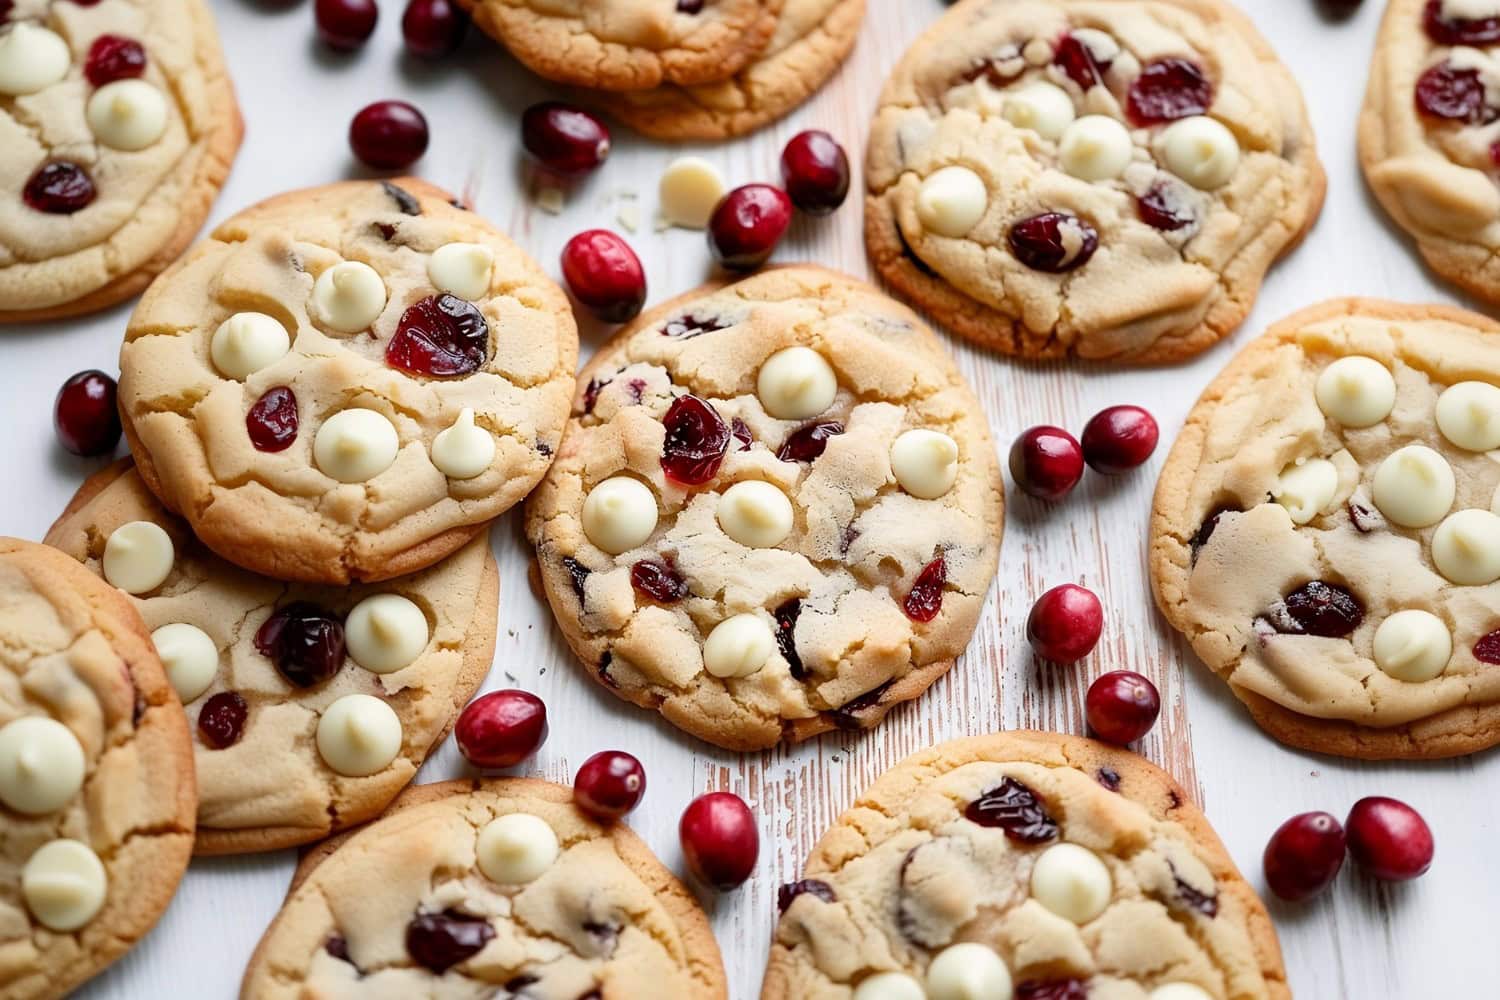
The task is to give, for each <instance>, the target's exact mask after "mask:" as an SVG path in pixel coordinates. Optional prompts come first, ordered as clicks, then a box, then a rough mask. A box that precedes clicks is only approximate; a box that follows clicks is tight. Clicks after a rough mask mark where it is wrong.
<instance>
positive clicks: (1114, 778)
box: [1094, 767, 1120, 792]
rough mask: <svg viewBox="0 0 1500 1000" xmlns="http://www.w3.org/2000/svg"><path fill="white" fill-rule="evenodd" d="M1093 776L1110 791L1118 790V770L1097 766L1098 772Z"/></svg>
mask: <svg viewBox="0 0 1500 1000" xmlns="http://www.w3.org/2000/svg"><path fill="white" fill-rule="evenodd" d="M1094 777H1096V778H1098V779H1099V784H1101V785H1103V786H1104V787H1105V788H1108V789H1109V790H1110V791H1112V792H1118V791H1119V790H1120V772H1119V771H1116V770H1115V769H1114V768H1112V767H1101V768H1099V773H1098V774H1096V775H1094Z"/></svg>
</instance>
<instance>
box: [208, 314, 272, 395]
mask: <svg viewBox="0 0 1500 1000" xmlns="http://www.w3.org/2000/svg"><path fill="white" fill-rule="evenodd" d="M291 347H292V338H291V337H290V336H288V335H287V332H286V327H284V326H282V325H281V323H280V322H278V321H277V320H276V319H275V318H274V317H271V316H267V315H266V314H265V313H259V312H237V313H235V314H234V315H233V316H230V317H229V318H228V319H226V320H225V321H224V322H222V323H220V324H219V328H218V329H217V330H215V331H214V335H213V339H211V340H210V341H209V344H208V356H209V358H210V359H211V360H212V361H213V363H214V367H215V368H217V369H218V370H219V374H221V375H223V376H225V377H226V378H232V379H239V380H241V381H243V380H244V379H247V378H249V377H250V376H251V375H253V374H255V373H256V372H258V371H260V370H261V369H262V368H265V367H267V366H268V365H272V364H275V363H276V362H277V361H280V360H281V359H282V358H283V357H284V356H285V355H286V352H287V351H289V350H291Z"/></svg>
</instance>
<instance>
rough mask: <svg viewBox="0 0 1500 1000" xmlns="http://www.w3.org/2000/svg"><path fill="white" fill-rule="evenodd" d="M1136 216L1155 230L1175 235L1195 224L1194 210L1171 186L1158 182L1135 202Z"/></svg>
mask: <svg viewBox="0 0 1500 1000" xmlns="http://www.w3.org/2000/svg"><path fill="white" fill-rule="evenodd" d="M1135 210H1136V214H1137V215H1139V216H1140V217H1141V221H1142V222H1144V223H1145V224H1146V225H1148V226H1150V227H1151V228H1153V229H1160V230H1162V231H1163V232H1168V233H1175V232H1177V230H1179V229H1183V228H1186V227H1187V226H1190V225H1192V224H1193V221H1194V216H1193V209H1192V206H1190V205H1189V204H1188V203H1187V202H1186V200H1184V199H1183V198H1182V197H1181V195H1179V194H1177V193H1176V192H1175V190H1174V188H1173V187H1172V186H1171V185H1168V184H1164V183H1161V182H1158V183H1156V184H1153V185H1151V187H1150V188H1149V189H1147V191H1146V193H1145V194H1143V195H1141V196H1140V197H1138V198H1136V200H1135Z"/></svg>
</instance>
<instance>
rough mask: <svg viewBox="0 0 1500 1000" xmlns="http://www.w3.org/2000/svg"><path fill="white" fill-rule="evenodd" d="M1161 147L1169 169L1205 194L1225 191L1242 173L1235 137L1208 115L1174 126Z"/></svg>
mask: <svg viewBox="0 0 1500 1000" xmlns="http://www.w3.org/2000/svg"><path fill="white" fill-rule="evenodd" d="M1160 143H1161V157H1162V161H1163V162H1164V163H1165V164H1166V167H1167V169H1168V170H1170V171H1172V173H1174V174H1176V175H1177V176H1178V177H1181V178H1182V179H1183V180H1185V181H1187V182H1188V183H1189V184H1191V185H1192V186H1193V187H1195V188H1198V189H1199V190H1202V191H1212V190H1214V189H1215V188H1220V187H1223V186H1224V185H1225V184H1227V183H1229V179H1230V178H1231V177H1233V176H1234V172H1235V171H1236V170H1237V169H1239V165H1240V144H1239V143H1238V142H1237V141H1236V140H1235V138H1234V133H1233V132H1231V131H1229V129H1227V128H1225V127H1224V126H1223V125H1222V124H1220V123H1219V122H1217V121H1215V120H1214V119H1212V118H1209V117H1208V116H1207V115H1194V116H1192V117H1191V118H1183V119H1181V120H1180V121H1175V122H1173V123H1172V124H1171V125H1168V126H1167V127H1166V129H1165V130H1164V131H1163V132H1162V134H1161V139H1160Z"/></svg>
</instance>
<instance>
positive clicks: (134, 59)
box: [83, 35, 146, 87]
mask: <svg viewBox="0 0 1500 1000" xmlns="http://www.w3.org/2000/svg"><path fill="white" fill-rule="evenodd" d="M144 72H146V49H145V48H144V47H143V46H142V45H141V43H140V42H138V41H136V40H135V39H134V38H126V37H125V36H123V35H100V36H99V37H98V38H96V39H94V44H92V45H90V46H89V54H88V57H87V58H86V59H85V60H84V63H83V75H84V76H86V77H87V78H88V81H89V83H91V84H93V85H94V86H96V87H102V86H104V85H105V84H106V83H113V82H114V81H116V80H128V79H130V78H132V77H137V76H140V75H141V74H142V73H144Z"/></svg>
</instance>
